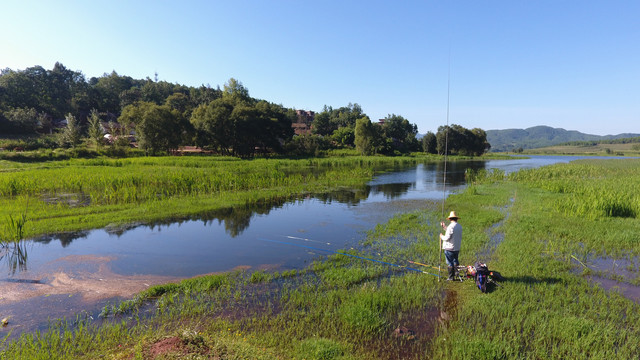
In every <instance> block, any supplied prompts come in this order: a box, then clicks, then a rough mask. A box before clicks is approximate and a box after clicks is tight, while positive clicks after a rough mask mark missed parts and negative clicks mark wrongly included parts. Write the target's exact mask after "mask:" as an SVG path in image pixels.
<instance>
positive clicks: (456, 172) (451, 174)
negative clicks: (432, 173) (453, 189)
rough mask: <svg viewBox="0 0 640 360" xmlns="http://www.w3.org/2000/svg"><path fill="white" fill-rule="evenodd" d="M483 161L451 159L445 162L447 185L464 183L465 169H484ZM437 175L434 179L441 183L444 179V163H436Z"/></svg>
mask: <svg viewBox="0 0 640 360" xmlns="http://www.w3.org/2000/svg"><path fill="white" fill-rule="evenodd" d="M484 168H485V162H484V161H452V162H448V163H447V185H454V186H457V185H464V184H465V172H466V170H467V169H473V170H474V171H477V170H480V169H484ZM437 174H438V175H437V176H436V181H437V182H439V183H442V180H443V179H444V163H443V162H440V163H438V164H437Z"/></svg>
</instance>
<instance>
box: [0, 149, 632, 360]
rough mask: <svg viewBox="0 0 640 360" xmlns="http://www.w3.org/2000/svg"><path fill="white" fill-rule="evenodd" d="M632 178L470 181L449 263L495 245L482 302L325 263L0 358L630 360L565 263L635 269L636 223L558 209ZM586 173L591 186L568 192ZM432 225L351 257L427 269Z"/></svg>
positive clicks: (373, 266) (618, 167) (208, 286)
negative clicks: (419, 328)
mask: <svg viewBox="0 0 640 360" xmlns="http://www.w3.org/2000/svg"><path fill="white" fill-rule="evenodd" d="M638 167H639V166H638V162H633V161H632V162H613V163H609V162H605V163H599V162H586V163H583V162H579V163H570V164H564V165H562V166H558V167H552V168H551V169H549V168H542V169H539V170H538V171H527V172H525V174H519V175H514V176H510V179H508V180H499V181H498V180H496V179H487V180H486V181H485V180H484V179H483V178H482V177H478V178H477V179H476V184H475V186H476V190H475V191H473V192H468V191H465V192H462V193H459V194H456V195H453V196H450V197H449V198H448V199H447V201H446V208H447V211H449V210H450V209H451V210H456V212H458V214H459V215H460V216H461V218H460V223H461V224H462V225H463V228H464V239H463V251H462V253H461V257H460V260H461V263H463V264H468V263H473V262H474V261H475V260H477V254H481V253H483V251H485V250H486V248H487V245H488V244H490V243H491V236H492V234H493V233H495V232H500V233H503V234H504V238H503V239H501V241H500V242H499V243H498V244H497V245H496V246H495V247H494V248H492V254H491V258H492V261H491V262H490V263H489V267H490V269H493V270H498V271H500V272H501V273H502V275H503V276H504V277H505V280H504V281H503V282H502V284H501V286H500V287H497V288H494V289H493V290H492V291H491V292H489V293H488V294H482V293H480V292H479V291H478V290H477V288H475V286H474V285H473V284H472V282H463V283H453V284H452V283H445V282H438V281H437V278H436V277H433V276H428V275H424V274H420V273H415V272H411V271H403V270H402V269H399V268H394V267H385V266H383V265H381V264H378V263H375V262H370V261H363V260H360V259H356V258H353V257H348V256H344V255H340V254H334V255H331V256H328V257H326V258H324V259H319V260H318V261H316V262H314V263H313V264H311V265H309V266H308V267H307V268H305V269H302V270H298V271H295V272H292V271H287V272H282V273H266V272H254V273H245V272H235V273H229V274H224V275H214V276H205V277H201V278H196V279H189V280H185V281H183V282H180V283H177V284H167V285H161V286H158V287H154V288H150V289H149V290H148V291H147V292H144V293H141V294H140V295H139V296H140V304H145V303H146V304H152V305H153V306H154V307H155V311H154V313H153V316H150V317H144V318H143V317H141V316H138V315H137V313H136V312H137V311H138V310H137V309H139V304H135V305H136V306H131V307H129V308H128V309H127V311H124V312H122V313H120V314H116V315H114V314H113V313H111V314H109V316H107V319H105V323H104V324H103V325H102V326H97V325H95V324H94V323H90V322H89V323H85V324H83V325H80V326H78V325H77V324H76V325H75V326H76V327H75V328H72V327H70V326H67V327H58V328H52V329H50V330H49V331H47V332H43V333H37V334H23V335H22V336H21V337H20V338H19V339H18V340H16V341H10V342H8V341H5V342H3V343H2V345H1V346H2V348H3V353H1V356H4V357H5V358H52V359H61V358H86V359H92V358H97V357H101V356H102V357H111V358H121V359H124V358H135V357H136V356H138V357H141V358H142V357H144V356H145V354H148V353H147V351H148V349H150V348H151V347H152V346H154V345H155V344H157V343H158V342H159V341H161V340H162V339H163V338H165V337H167V336H174V337H177V338H179V339H181V341H183V342H186V343H189V344H191V345H192V346H193V349H194V350H193V351H192V352H191V353H190V354H173V355H171V356H174V358H176V359H187V358H194V357H196V356H198V355H197V354H198V351H202V349H207V350H206V351H208V352H207V353H206V354H207V356H209V357H214V358H215V357H216V356H217V357H220V358H255V359H277V358H280V359H374V358H375V359H424V358H433V359H451V358H458V359H566V358H571V359H595V358H602V359H634V358H638V357H639V356H640V350H639V349H638V346H637V339H638V338H640V328H638V326H637V324H638V323H640V311H639V310H640V308H639V305H638V304H637V303H634V302H633V301H630V300H629V299H626V298H624V297H623V296H622V295H621V294H620V293H618V292H613V291H605V290H604V289H602V288H601V287H599V286H595V285H594V284H593V283H592V282H590V281H589V280H588V279H587V278H584V277H582V275H581V274H580V273H576V271H575V269H576V266H580V265H578V264H577V263H576V261H575V260H574V258H578V259H584V258H586V259H588V258H589V257H593V256H603V257H604V256H606V257H607V258H616V257H618V258H633V257H634V256H638V253H640V249H639V246H640V245H639V244H638V243H637V237H635V236H634V234H638V233H640V232H639V230H640V228H639V226H640V225H639V224H638V220H637V219H636V218H635V217H632V216H615V215H613V214H610V213H607V212H602V211H599V210H597V209H595V208H594V209H595V210H594V209H592V210H585V211H586V212H585V213H582V212H577V211H568V212H567V211H566V209H565V208H564V207H563V206H561V204H563V203H570V202H571V200H570V198H571V197H572V196H578V197H580V196H582V197H583V198H582V199H583V200H585V201H589V199H591V198H590V196H591V195H589V192H586V191H582V190H581V189H584V188H585V187H593V188H594V189H595V188H598V186H599V185H598V184H601V185H600V186H601V190H602V191H603V195H602V196H604V197H608V196H609V195H607V194H608V193H607V191H606V189H605V187H606V186H608V185H604V184H615V183H616V182H617V181H618V180H616V178H617V177H618V176H619V175H620V174H626V175H627V176H628V178H626V179H625V181H631V182H632V183H636V182H637V181H638V177H640V172H638V171H637V169H638ZM584 174H590V176H591V177H590V178H589V180H585V181H582V180H580V177H581V176H584ZM489 178H491V177H489ZM621 186H622V187H623V188H624V185H621ZM558 189H563V191H558ZM616 191H617V190H611V197H610V198H611V199H616V195H615V192H616ZM621 201H626V200H624V199H623V200H621ZM507 215H508V216H507ZM441 218H442V215H441V213H440V210H439V209H438V208H437V207H436V206H427V207H426V208H425V209H424V210H423V211H417V212H412V213H408V214H400V215H398V216H396V217H394V218H393V219H391V220H390V221H389V222H388V223H386V224H380V225H379V226H377V227H376V228H375V229H372V230H371V231H370V232H369V233H368V234H367V236H366V239H365V241H364V242H363V244H362V247H361V248H360V249H358V250H357V251H355V252H354V253H353V254H358V255H361V256H363V257H370V258H376V259H381V260H382V259H386V260H387V261H389V262H395V263H399V262H401V261H403V260H408V259H411V260H414V261H420V260H422V261H420V262H424V263H432V262H434V261H435V262H436V264H437V259H438V252H439V251H438V249H437V245H436V239H437V238H436V236H437V234H438V233H439V232H440V231H441V230H440V229H439V227H438V222H439V221H440V219H441ZM496 224H497V225H496ZM352 251H354V250H352ZM479 260H482V259H479ZM634 266H635V267H634ZM634 266H632V267H631V268H632V269H636V268H637V265H634ZM434 310H435V312H434ZM432 313H436V314H438V313H439V314H440V315H439V316H437V317H430V316H428V315H427V314H432ZM445 315H446V316H445ZM416 317H417V318H418V319H424V320H425V322H427V323H429V324H431V326H432V332H431V333H428V332H427V333H426V334H427V335H424V336H417V337H416V338H411V339H409V338H395V337H394V336H393V335H392V334H393V333H394V329H396V328H399V327H401V326H403V325H408V326H411V324H416V322H412V321H411V320H412V319H414V318H416ZM185 331H186V333H185Z"/></svg>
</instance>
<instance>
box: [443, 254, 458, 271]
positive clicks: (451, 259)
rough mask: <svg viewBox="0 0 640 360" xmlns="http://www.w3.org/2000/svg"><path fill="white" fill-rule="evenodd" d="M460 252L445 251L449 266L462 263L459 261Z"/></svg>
mask: <svg viewBox="0 0 640 360" xmlns="http://www.w3.org/2000/svg"><path fill="white" fill-rule="evenodd" d="M458 253H459V251H449V250H445V251H444V257H445V259H447V266H451V267H454V266H458V265H460V263H459V262H458Z"/></svg>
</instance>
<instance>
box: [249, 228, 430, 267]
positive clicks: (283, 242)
mask: <svg viewBox="0 0 640 360" xmlns="http://www.w3.org/2000/svg"><path fill="white" fill-rule="evenodd" d="M258 240H261V241H267V242H272V243H277V244H286V245H292V246H297V247H301V248H306V249H311V250H317V251H325V252H328V253H332V254H340V255H344V256H350V257H352V258H356V259H360V260H367V261H373V262H377V263H380V264H385V265H389V266H395V267H397V268H401V269H407V270H411V271H415V272H419V273H423V274H429V275H432V276H438V277H440V275H436V274H432V273H429V272H426V271H422V270H418V269H414V268H410V267H407V266H403V265H398V264H392V263H390V262H386V261H382V260H377V259H371V258H366V257H363V256H358V255H353V254H347V253H344V252H340V251H335V250H329V249H321V248H317V247H314V246H308V245H301V244H294V243H291V242H287V241H280V240H271V239H266V238H258Z"/></svg>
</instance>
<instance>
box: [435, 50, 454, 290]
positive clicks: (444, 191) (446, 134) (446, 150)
mask: <svg viewBox="0 0 640 360" xmlns="http://www.w3.org/2000/svg"><path fill="white" fill-rule="evenodd" d="M450 95H451V48H449V67H448V69H447V126H446V127H445V128H444V172H443V179H442V218H444V201H445V199H446V197H447V155H448V153H449V100H450V98H451V96H450ZM438 239H439V241H438V254H439V257H438V281H440V272H441V271H442V269H441V266H442V239H440V237H438Z"/></svg>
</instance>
